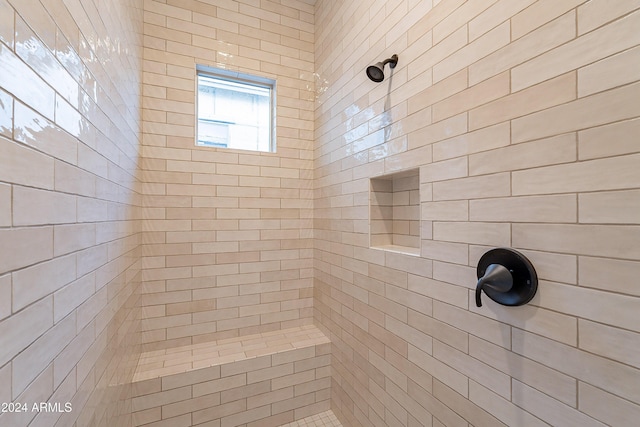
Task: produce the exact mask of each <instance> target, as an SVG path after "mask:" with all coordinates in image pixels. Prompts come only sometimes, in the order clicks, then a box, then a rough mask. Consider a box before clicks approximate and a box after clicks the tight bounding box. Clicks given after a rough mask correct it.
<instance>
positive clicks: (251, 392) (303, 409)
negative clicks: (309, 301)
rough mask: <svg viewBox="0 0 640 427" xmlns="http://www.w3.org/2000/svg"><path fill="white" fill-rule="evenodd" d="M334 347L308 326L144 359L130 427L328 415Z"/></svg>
mask: <svg viewBox="0 0 640 427" xmlns="http://www.w3.org/2000/svg"><path fill="white" fill-rule="evenodd" d="M330 345H331V344H330V342H329V339H328V338H327V337H326V336H325V335H324V334H323V333H322V331H320V330H319V329H318V328H316V327H315V326H313V325H306V326H301V327H296V328H290V329H282V330H278V331H273V332H267V333H262V334H255V335H251V336H242V337H238V338H231V339H224V340H219V341H212V342H207V343H200V344H193V345H188V346H182V347H176V348H170V349H166V350H158V351H150V352H146V353H143V354H142V355H141V357H140V361H139V363H138V367H137V369H136V373H135V376H134V380H133V400H132V411H133V425H134V426H145V427H187V426H199V427H231V426H247V427H249V426H251V427H254V426H260V427H269V426H280V425H282V424H286V423H289V422H292V421H296V420H298V419H302V418H304V417H307V416H309V415H314V414H317V413H320V412H323V411H326V410H328V409H329V399H330V395H329V393H330V385H331V374H330V358H331V355H330Z"/></svg>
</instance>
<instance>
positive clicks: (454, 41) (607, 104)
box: [314, 0, 640, 426]
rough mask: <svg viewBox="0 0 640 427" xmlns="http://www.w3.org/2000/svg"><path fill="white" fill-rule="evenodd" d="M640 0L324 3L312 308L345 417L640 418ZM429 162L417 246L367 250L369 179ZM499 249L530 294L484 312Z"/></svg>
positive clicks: (319, 7) (613, 421) (621, 421)
mask: <svg viewBox="0 0 640 427" xmlns="http://www.w3.org/2000/svg"><path fill="white" fill-rule="evenodd" d="M639 7H640V4H638V2H637V1H631V0H629V1H626V0H625V1H618V2H608V1H604V0H591V1H585V0H576V1H561V2H557V1H548V0H538V1H534V0H527V1H518V2H514V1H510V0H497V1H496V0H492V1H464V0H440V1H436V0H434V1H431V0H429V1H415V0H394V1H377V2H371V1H351V2H336V1H331V0H318V1H317V2H316V15H315V19H316V34H315V37H316V39H315V48H316V51H315V61H316V62H315V67H316V72H317V73H318V74H319V76H320V79H324V80H327V81H328V82H329V85H328V90H327V91H326V92H325V93H324V94H323V95H322V96H321V98H320V99H319V101H318V103H317V105H316V111H315V120H316V121H315V128H316V139H315V151H314V154H315V156H314V197H315V199H314V202H315V207H316V209H315V211H314V214H315V218H314V236H315V240H314V249H315V252H314V273H315V274H314V278H315V288H314V318H315V320H316V321H317V323H318V324H319V325H321V327H322V328H323V329H324V330H325V331H327V333H328V334H330V336H331V340H332V347H333V353H332V368H333V374H332V375H333V384H332V387H333V388H332V408H333V409H334V411H335V412H336V413H337V414H338V415H339V418H340V419H341V421H342V422H343V423H344V424H345V425H353V426H360V425H363V426H373V425H393V426H418V425H426V426H442V425H447V426H450V425H456V426H457V425H460V426H467V425H471V424H472V425H474V426H480V425H486V426H498V425H508V426H538V425H540V426H541V425H580V426H587V425H588V426H596V425H597V426H602V425H634V424H636V423H637V417H638V415H639V414H640V394H638V387H637V385H638V384H639V381H640V370H639V366H638V362H637V360H638V356H637V353H638V348H639V347H638V346H639V345H640V328H639V325H640V323H639V322H638V316H637V313H638V311H639V310H640V299H639V298H638V296H639V295H640V294H639V290H638V289H639V288H638V284H639V283H640V282H639V281H638V273H639V272H640V252H638V247H639V245H638V242H640V234H639V233H640V231H639V230H640V210H639V207H640V205H639V204H640V193H639V192H638V188H639V187H640V175H639V172H638V171H640V157H639V156H640V154H639V153H640V145H639V144H638V129H639V128H638V123H640V119H639V118H638V116H640V110H639V108H638V107H639V106H640V103H638V99H640V96H639V95H640V83H639V82H638V80H639V77H640V74H638V66H637V64H638V52H639V49H640V47H638V45H639V43H640V38H639V35H640V33H639V32H638V31H637V28H639V26H640V10H638V8H639ZM392 54H398V55H399V61H398V66H397V67H396V68H395V69H394V70H393V72H392V73H391V72H390V70H389V68H387V69H386V70H385V71H386V75H387V78H386V79H385V81H384V82H382V83H379V84H376V83H373V82H371V81H370V80H368V79H367V77H366V75H365V71H364V70H365V68H366V67H367V66H368V65H370V64H372V63H375V62H377V61H380V60H382V59H384V58H387V57H389V56H391V55H392ZM416 167H419V168H420V197H421V206H420V208H421V212H420V218H421V238H422V240H421V256H420V257H411V256H409V255H403V254H398V253H392V252H386V253H385V252H381V251H380V250H373V249H370V248H369V246H368V233H369V232H370V230H369V222H368V221H369V218H368V217H367V214H368V213H367V211H366V208H367V200H368V199H367V197H368V196H367V193H368V191H369V179H370V178H372V177H376V176H381V175H385V174H390V173H394V172H397V171H403V170H407V169H412V168H416ZM495 246H512V247H515V248H517V249H519V250H521V251H522V252H523V253H525V254H526V255H527V256H528V257H529V258H530V259H531V261H532V262H533V263H534V265H535V266H536V268H537V271H538V274H539V276H540V279H541V280H540V285H539V292H538V294H537V295H536V297H535V298H534V300H533V301H532V302H531V303H530V304H529V305H527V306H523V307H518V308H507V307H503V306H499V305H496V304H495V303H493V302H491V301H490V300H489V299H488V298H485V299H484V301H485V305H484V306H483V307H482V308H477V307H475V304H474V301H473V295H472V293H473V288H474V287H475V282H476V277H475V266H476V263H477V261H478V259H479V258H480V256H481V255H482V254H483V253H484V252H485V251H486V250H488V249H489V248H491V247H495Z"/></svg>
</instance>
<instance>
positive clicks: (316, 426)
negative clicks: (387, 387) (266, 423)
mask: <svg viewBox="0 0 640 427" xmlns="http://www.w3.org/2000/svg"><path fill="white" fill-rule="evenodd" d="M280 427H342V424H341V423H340V421H338V418H337V417H336V416H335V414H334V413H333V411H332V410H328V411H325V412H321V413H319V414H316V415H311V416H310V417H307V418H303V419H301V420H298V421H294V422H292V423H289V424H284V425H282V426H280Z"/></svg>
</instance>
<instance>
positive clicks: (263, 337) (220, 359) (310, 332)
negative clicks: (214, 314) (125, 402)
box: [133, 325, 329, 382]
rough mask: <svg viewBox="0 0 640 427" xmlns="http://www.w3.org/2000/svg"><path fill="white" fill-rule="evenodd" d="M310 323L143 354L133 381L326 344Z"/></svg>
mask: <svg viewBox="0 0 640 427" xmlns="http://www.w3.org/2000/svg"><path fill="white" fill-rule="evenodd" d="M328 342H329V339H328V338H327V337H326V336H325V335H324V334H323V333H322V331H320V330H319V329H318V328H317V327H315V326H313V325H305V326H299V327H295V328H289V329H281V330H277V331H272V332H265V333H262V334H254V335H245V336H242V337H236V338H227V339H223V340H218V341H211V342H206V343H199V344H192V345H186V346H181V347H175V348H169V349H165V350H155V351H148V352H144V353H142V355H141V356H140V360H139V361H138V367H137V369H136V372H135V375H134V378H133V381H134V382H135V381H143V380H148V379H152V378H158V377H163V376H166V375H171V374H178V373H181V372H188V371H192V370H194V369H200V368H208V367H210V366H215V365H222V364H224V363H230V362H235V361H239V360H245V359H251V358H254V357H259V356H264V355H267V354H275V353H280V352H283V351H288V350H293V349H296V348H302V347H310V346H313V345H319V344H325V343H328Z"/></svg>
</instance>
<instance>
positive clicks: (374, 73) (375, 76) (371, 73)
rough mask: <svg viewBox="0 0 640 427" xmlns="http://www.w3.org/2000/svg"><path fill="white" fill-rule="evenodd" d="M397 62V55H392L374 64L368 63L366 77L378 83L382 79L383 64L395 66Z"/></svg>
mask: <svg viewBox="0 0 640 427" xmlns="http://www.w3.org/2000/svg"><path fill="white" fill-rule="evenodd" d="M397 63H398V55H393V56H392V57H391V58H387V59H385V60H384V61H382V62H378V63H377V64H375V65H369V66H368V67H367V77H369V78H370V79H371V80H372V81H374V82H376V83H380V82H381V81H383V80H384V66H385V65H386V64H389V67H391V68H395V67H396V64H397Z"/></svg>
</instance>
